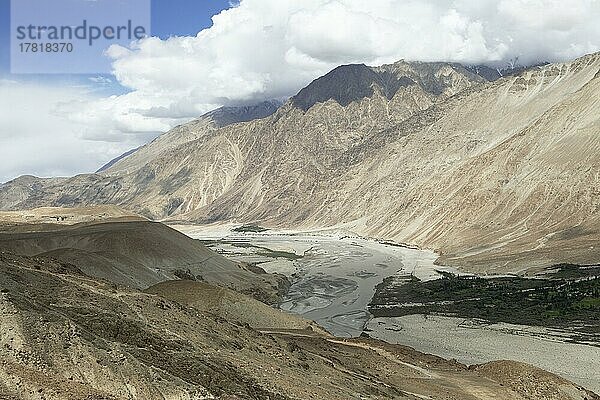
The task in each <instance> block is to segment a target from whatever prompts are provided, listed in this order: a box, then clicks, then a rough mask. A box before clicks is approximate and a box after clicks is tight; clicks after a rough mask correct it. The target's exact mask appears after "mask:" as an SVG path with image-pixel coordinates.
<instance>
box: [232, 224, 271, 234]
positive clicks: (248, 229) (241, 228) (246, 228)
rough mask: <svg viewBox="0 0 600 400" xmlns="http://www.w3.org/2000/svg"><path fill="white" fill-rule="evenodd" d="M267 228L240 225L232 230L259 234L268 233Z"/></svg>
mask: <svg viewBox="0 0 600 400" xmlns="http://www.w3.org/2000/svg"><path fill="white" fill-rule="evenodd" d="M268 230H269V229H268V228H263V227H262V226H258V225H242V226H238V227H237V228H234V229H233V232H242V233H260V232H265V231H268Z"/></svg>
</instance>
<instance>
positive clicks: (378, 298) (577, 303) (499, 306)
mask: <svg viewBox="0 0 600 400" xmlns="http://www.w3.org/2000/svg"><path fill="white" fill-rule="evenodd" d="M568 273H569V275H573V274H574V272H573V271H569V272H568ZM583 275H584V276H585V277H584V278H581V277H580V278H578V279H570V280H569V279H528V278H522V277H501V278H489V279H484V278H480V277H464V276H462V277H459V276H455V275H452V274H448V273H445V274H443V276H442V278H441V279H437V280H433V281H428V282H422V281H420V280H418V279H416V278H415V279H411V280H410V281H403V282H399V281H398V280H397V279H394V277H390V278H387V279H386V280H384V281H383V282H382V283H381V284H379V285H378V286H377V288H376V293H375V296H374V297H373V299H372V301H371V304H370V306H369V309H370V311H371V313H372V314H373V315H375V316H377V317H400V316H404V315H412V314H430V313H437V314H443V315H451V316H458V317H464V318H480V319H485V320H488V321H491V322H507V323H513V324H522V325H538V326H546V327H554V328H572V327H573V326H575V325H577V326H580V325H583V326H585V330H586V332H593V333H596V334H600V278H599V277H597V276H587V273H585V274H583ZM579 276H581V275H579Z"/></svg>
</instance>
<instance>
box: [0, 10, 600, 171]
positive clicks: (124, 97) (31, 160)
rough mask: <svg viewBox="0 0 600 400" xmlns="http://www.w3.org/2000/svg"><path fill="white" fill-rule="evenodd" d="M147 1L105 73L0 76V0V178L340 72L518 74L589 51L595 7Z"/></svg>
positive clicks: (96, 162) (109, 55)
mask: <svg viewBox="0 0 600 400" xmlns="http://www.w3.org/2000/svg"><path fill="white" fill-rule="evenodd" d="M14 1H19V0H14ZM31 1H34V0H31ZM70 1H79V0H70ZM80 1H92V0H80ZM93 1H99V0H93ZM115 1H116V0H115ZM142 1H143V0H142ZM148 1H150V0H148ZM151 1H152V4H151V5H152V10H151V11H152V12H151V35H150V36H149V37H147V38H144V39H141V40H135V41H132V42H130V43H128V44H124V45H123V44H118V45H117V44H113V45H109V46H108V47H107V48H106V49H103V53H104V55H103V56H102V57H106V60H108V61H109V64H107V65H110V72H109V73H103V74H30V75H24V74H11V73H10V71H9V65H10V62H9V60H10V58H9V57H10V56H9V51H8V48H9V37H10V36H11V35H12V32H11V31H10V8H9V3H10V1H9V0H0V182H4V181H8V180H10V179H12V178H14V177H16V176H19V175H23V174H32V175H36V176H43V177H48V176H69V175H73V174H76V173H87V172H93V171H95V170H96V169H98V168H99V167H100V166H101V165H103V164H104V163H106V162H108V161H109V160H111V159H112V158H114V157H116V156H118V155H120V154H122V153H123V152H125V151H127V150H129V149H132V148H135V147H138V146H139V145H141V144H143V143H145V142H147V141H149V140H151V139H153V138H154V137H156V136H157V135H160V134H161V133H164V132H166V131H168V130H169V129H170V128H172V127H173V126H175V125H178V124H180V123H183V122H186V121H189V120H191V119H193V118H196V117H198V116H200V115H202V114H203V113H205V112H207V111H210V110H212V109H214V108H217V107H220V106H222V105H239V104H249V103H253V102H259V101H262V100H265V99H273V98H281V99H284V98H287V97H289V96H292V95H294V94H295V93H297V92H298V90H300V89H301V88H302V87H304V86H306V85H307V84H308V83H310V82H311V81H312V80H313V79H315V78H317V77H319V76H321V75H323V74H325V73H327V72H328V71H330V70H331V69H333V68H335V67H336V66H338V65H341V64H348V63H365V64H367V65H381V64H384V63H391V62H394V61H397V60H400V59H406V60H419V61H452V62H460V63H463V64H471V65H472V64H487V65H492V66H504V65H506V64H507V63H508V62H509V61H510V60H513V59H515V58H517V57H518V59H519V62H520V63H521V64H523V65H527V64H530V63H537V62H558V61H565V60H570V59H573V58H576V57H579V56H582V55H584V54H587V53H591V52H595V51H598V50H599V49H600V24H598V23H597V21H598V20H600V0H570V1H564V0H370V1H362V0H360V1H359V0H240V1H236V2H233V1H221V0H151ZM106 60H104V61H106Z"/></svg>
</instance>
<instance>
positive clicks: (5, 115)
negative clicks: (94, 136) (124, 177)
mask: <svg viewBox="0 0 600 400" xmlns="http://www.w3.org/2000/svg"><path fill="white" fill-rule="evenodd" d="M0 93H2V96H0V182H5V181H8V180H10V179H12V178H15V177H17V176H19V175H23V174H35V175H38V176H68V175H72V174H74V173H78V172H92V171H95V170H96V169H98V168H99V167H100V166H101V165H102V164H103V163H105V162H106V161H108V160H110V159H111V158H113V157H114V156H116V155H119V154H121V153H123V151H125V150H128V149H129V148H132V147H134V143H135V142H136V141H135V140H134V141H128V140H126V139H123V138H122V140H121V142H119V143H110V142H98V141H89V140H86V139H85V131H86V126H84V125H82V124H79V123H77V122H75V121H73V120H70V119H69V118H67V116H66V114H65V113H64V111H63V109H64V108H65V107H66V108H71V107H73V106H74V105H75V104H78V103H82V102H84V103H87V102H89V101H92V100H93V98H92V97H91V94H90V93H89V92H88V91H86V90H84V89H83V88H81V87H65V86H64V85H56V84H39V83H20V82H16V81H10V80H0ZM129 146H131V147H129Z"/></svg>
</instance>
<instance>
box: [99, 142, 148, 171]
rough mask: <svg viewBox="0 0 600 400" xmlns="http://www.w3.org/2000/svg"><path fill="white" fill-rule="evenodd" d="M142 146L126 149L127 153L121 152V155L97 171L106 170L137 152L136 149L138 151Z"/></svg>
mask: <svg viewBox="0 0 600 400" xmlns="http://www.w3.org/2000/svg"><path fill="white" fill-rule="evenodd" d="M139 149H140V148H139V147H136V148H135V149H131V150H129V151H126V152H125V153H123V154H121V155H120V156H119V157H117V158H114V159H112V160H110V161H109V162H107V163H106V164H104V165H103V166H102V167H100V169H98V171H96V173H97V174H98V173H100V172H104V171H106V170H107V169H109V168H110V167H112V166H113V165H115V164H116V163H118V162H119V161H121V160H122V159H124V158H126V157H129V156H130V155H132V154H133V153H135V152H136V151H138V150H139Z"/></svg>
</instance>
